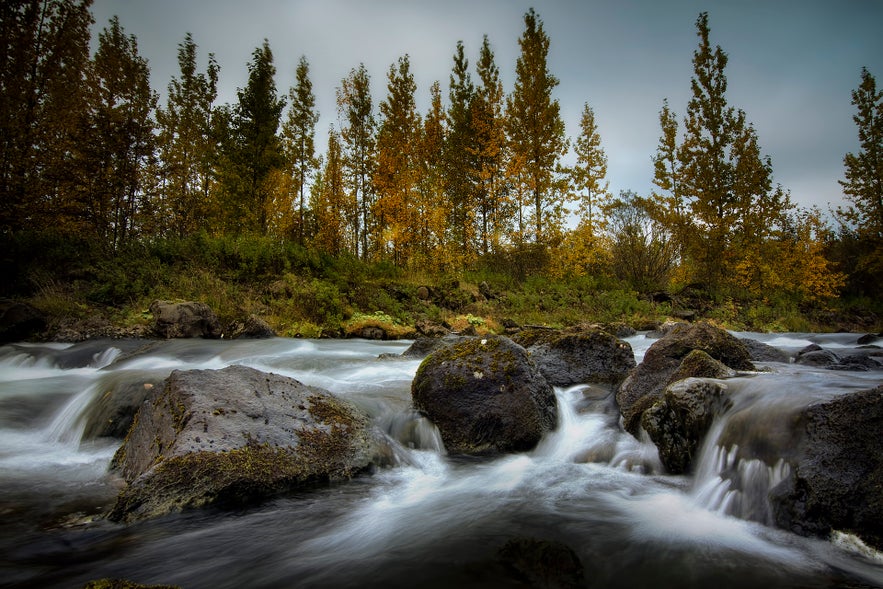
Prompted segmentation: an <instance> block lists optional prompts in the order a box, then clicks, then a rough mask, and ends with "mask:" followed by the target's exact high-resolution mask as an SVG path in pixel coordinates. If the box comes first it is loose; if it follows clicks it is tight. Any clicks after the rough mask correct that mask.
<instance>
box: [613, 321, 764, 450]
mask: <svg viewBox="0 0 883 589" xmlns="http://www.w3.org/2000/svg"><path fill="white" fill-rule="evenodd" d="M694 350H701V351H702V352H704V353H705V354H706V355H707V356H709V357H711V358H713V359H714V360H716V361H717V362H719V363H721V364H722V365H723V366H725V367H727V368H729V369H731V370H755V367H754V364H752V362H751V358H750V355H749V353H748V349H747V348H746V346H745V344H744V343H743V342H742V341H740V340H739V339H737V338H736V337H734V336H733V335H731V334H730V333H728V332H727V331H725V330H723V329H720V328H719V327H715V326H714V325H711V324H710V323H707V322H700V323H695V324H689V325H688V324H682V325H678V326H676V327H674V328H673V329H672V330H671V331H669V332H668V333H667V334H666V335H664V336H663V337H662V338H661V339H659V340H657V341H656V342H654V343H653V345H652V346H650V347H649V348H648V349H647V351H646V353H645V354H644V360H643V362H641V363H640V364H638V366H637V367H635V369H634V370H632V371H631V373H630V374H629V375H628V377H627V378H626V379H625V381H623V383H622V384H621V385H620V386H619V389H618V390H617V392H616V402H617V404H618V405H619V410H620V413H621V414H622V417H623V424H624V426H625V429H626V430H627V431H628V432H630V433H631V434H632V435H637V434H638V431H639V429H640V424H641V414H642V413H643V412H644V411H645V410H647V409H649V408H650V407H651V406H652V405H653V404H654V403H655V402H656V400H658V399H659V398H660V397H661V396H662V392H663V391H664V390H665V387H667V386H668V385H669V384H671V383H672V382H675V380H679V379H682V378H687V377H691V376H693V377H709V376H712V377H719V375H718V374H716V373H715V371H716V370H717V369H718V368H719V367H718V366H717V365H710V364H709V363H708V362H707V361H705V360H704V358H701V357H696V356H693V357H692V358H690V360H688V364H687V365H685V366H684V367H683V368H682V364H683V363H684V360H685V359H686V358H687V357H688V356H690V353H691V352H693V351H694ZM694 362H695V364H696V366H695V367H696V368H698V370H696V369H692V370H691V369H689V365H690V364H693V363H694Z"/></svg>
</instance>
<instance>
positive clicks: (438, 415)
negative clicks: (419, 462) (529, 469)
mask: <svg viewBox="0 0 883 589" xmlns="http://www.w3.org/2000/svg"><path fill="white" fill-rule="evenodd" d="M411 396H412V398H413V401H414V407H415V408H416V409H417V410H418V411H420V412H422V413H423V414H425V415H426V416H427V417H428V418H429V419H430V421H432V422H433V423H434V424H435V425H436V427H438V429H439V432H440V433H441V437H442V441H444V444H445V447H446V448H447V450H448V451H449V452H452V453H456V454H483V453H495V452H520V451H525V450H530V449H531V448H533V447H534V446H536V445H537V443H538V442H539V441H540V438H542V436H543V434H544V433H546V432H548V431H550V430H552V429H554V428H555V426H556V424H557V421H558V405H557V402H556V400H555V393H554V391H553V390H552V387H551V386H550V385H549V383H548V382H546V379H545V378H543V375H542V374H540V372H539V370H538V369H537V366H536V364H534V363H533V362H532V361H531V359H530V357H529V356H528V353H527V351H526V350H525V349H524V348H523V347H521V346H519V345H518V344H516V343H514V342H512V341H511V340H510V339H508V338H505V337H487V338H475V339H467V340H464V341H461V342H458V343H456V344H453V345H451V346H445V347H443V348H440V349H438V350H436V351H435V352H433V353H432V354H430V355H429V356H427V358H426V359H425V360H424V361H423V363H422V364H421V365H420V368H419V369H418V370H417V375H416V376H415V377H414V381H413V383H412V385H411Z"/></svg>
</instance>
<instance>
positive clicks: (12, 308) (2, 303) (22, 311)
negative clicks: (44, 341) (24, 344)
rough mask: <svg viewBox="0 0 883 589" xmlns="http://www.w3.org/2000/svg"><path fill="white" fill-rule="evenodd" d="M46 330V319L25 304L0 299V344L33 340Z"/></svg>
mask: <svg viewBox="0 0 883 589" xmlns="http://www.w3.org/2000/svg"><path fill="white" fill-rule="evenodd" d="M44 329H46V317H44V316H43V314H42V313H40V312H39V311H38V310H37V309H35V308H34V307H32V306H31V305H28V304H26V303H20V302H18V301H13V300H10V299H0V344H8V343H13V342H20V341H24V340H28V339H31V338H33V337H34V336H35V335H37V334H39V333H40V332H42V331H43V330H44Z"/></svg>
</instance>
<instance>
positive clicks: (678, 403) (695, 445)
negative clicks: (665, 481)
mask: <svg viewBox="0 0 883 589" xmlns="http://www.w3.org/2000/svg"><path fill="white" fill-rule="evenodd" d="M692 353H693V354H704V352H700V351H698V350H696V351H694V352H692ZM731 405H732V402H731V401H730V399H729V395H728V392H727V386H726V385H725V384H724V383H722V382H719V381H716V380H708V379H704V378H687V379H684V380H679V381H677V382H675V383H673V384H671V385H669V386H668V387H667V388H666V389H665V392H664V393H663V395H662V398H660V399H659V400H658V401H657V402H656V403H655V404H654V405H653V406H652V407H650V409H648V410H647V411H645V412H644V414H643V416H642V418H641V425H642V427H643V428H644V430H646V431H647V433H648V434H649V435H650V439H651V440H653V443H654V444H656V447H657V449H658V450H659V460H660V461H661V462H662V464H663V466H665V468H666V469H667V470H668V472H670V473H671V474H684V473H687V472H690V470H691V469H692V467H693V461H694V459H695V458H696V457H697V455H698V454H699V450H700V449H701V448H702V441H703V440H704V439H705V435H706V434H707V433H708V429H709V428H710V427H711V423H712V421H714V418H715V417H716V416H717V415H720V414H721V413H723V412H724V411H726V410H727V409H728V408H729V407H730V406H731Z"/></svg>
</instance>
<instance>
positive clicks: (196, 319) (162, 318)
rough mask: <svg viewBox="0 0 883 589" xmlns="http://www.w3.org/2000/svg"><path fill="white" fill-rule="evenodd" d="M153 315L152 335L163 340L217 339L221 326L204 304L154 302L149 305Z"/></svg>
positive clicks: (219, 335)
mask: <svg viewBox="0 0 883 589" xmlns="http://www.w3.org/2000/svg"><path fill="white" fill-rule="evenodd" d="M150 312H151V313H152V314H153V320H154V323H153V333H154V335H155V336H157V337H160V338H165V339H171V338H191V337H201V338H208V339H213V338H218V337H221V324H220V322H219V321H218V318H217V316H215V313H214V312H213V311H212V310H211V309H210V308H209V306H208V305H206V304H205V303H198V302H193V301H190V302H185V303H172V302H169V301H154V302H153V303H151V305H150Z"/></svg>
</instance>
